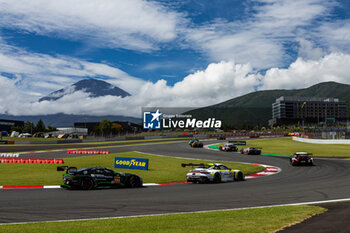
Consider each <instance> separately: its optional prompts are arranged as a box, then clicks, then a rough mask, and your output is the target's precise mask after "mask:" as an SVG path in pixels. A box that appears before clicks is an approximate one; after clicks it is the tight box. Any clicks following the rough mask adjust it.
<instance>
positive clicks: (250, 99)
mask: <svg viewBox="0 0 350 233" xmlns="http://www.w3.org/2000/svg"><path fill="white" fill-rule="evenodd" d="M280 96H301V97H334V98H339V100H340V101H345V102H346V103H347V106H348V115H349V116H350V111H349V110H350V85H347V84H341V83H336V82H324V83H319V84H316V85H314V86H311V87H308V88H304V89H298V90H267V91H257V92H252V93H249V94H246V95H243V96H240V97H237V98H234V99H230V100H227V101H225V102H222V103H219V104H215V105H212V106H208V107H204V108H200V109H196V110H193V111H190V112H189V113H190V114H192V115H194V116H196V117H197V118H199V119H206V118H208V117H213V116H214V117H216V118H217V119H221V120H222V121H223V122H224V124H227V125H233V126H239V125H258V124H263V125H266V124H267V122H268V120H269V119H271V118H272V103H274V102H275V100H276V99H277V98H278V97H280Z"/></svg>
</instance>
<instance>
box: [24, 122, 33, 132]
mask: <svg viewBox="0 0 350 233" xmlns="http://www.w3.org/2000/svg"><path fill="white" fill-rule="evenodd" d="M34 129H35V127H34V124H33V123H32V122H30V121H27V122H26V123H25V124H24V127H23V131H22V132H23V133H30V134H33V133H34Z"/></svg>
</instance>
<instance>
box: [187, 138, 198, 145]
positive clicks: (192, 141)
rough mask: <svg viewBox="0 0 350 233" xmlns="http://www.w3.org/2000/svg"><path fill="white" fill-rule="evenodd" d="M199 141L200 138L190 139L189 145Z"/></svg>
mask: <svg viewBox="0 0 350 233" xmlns="http://www.w3.org/2000/svg"><path fill="white" fill-rule="evenodd" d="M198 141H199V140H198V139H197V138H193V139H190V140H189V141H188V145H191V144H192V143H194V142H198Z"/></svg>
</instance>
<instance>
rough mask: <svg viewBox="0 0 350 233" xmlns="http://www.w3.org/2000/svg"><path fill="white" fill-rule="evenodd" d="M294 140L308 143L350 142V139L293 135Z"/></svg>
mask: <svg viewBox="0 0 350 233" xmlns="http://www.w3.org/2000/svg"><path fill="white" fill-rule="evenodd" d="M292 140H294V141H298V142H306V143H316V144H350V139H310V138H299V137H295V136H293V137H292Z"/></svg>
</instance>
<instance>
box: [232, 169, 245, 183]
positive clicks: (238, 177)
mask: <svg viewBox="0 0 350 233" xmlns="http://www.w3.org/2000/svg"><path fill="white" fill-rule="evenodd" d="M234 180H236V181H242V180H244V175H243V172H241V171H239V172H237V173H236V174H235V177H234Z"/></svg>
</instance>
